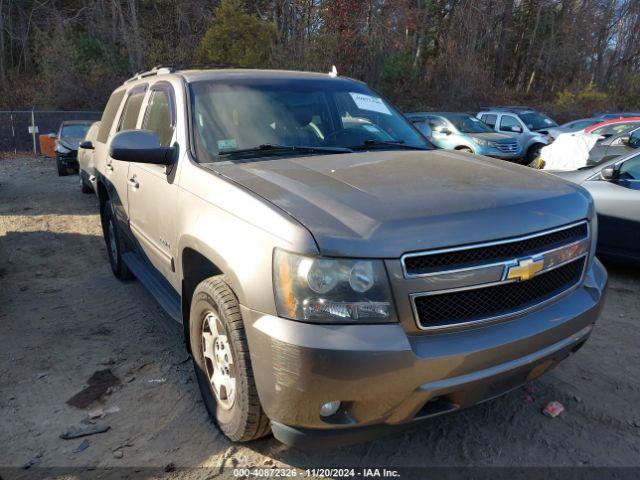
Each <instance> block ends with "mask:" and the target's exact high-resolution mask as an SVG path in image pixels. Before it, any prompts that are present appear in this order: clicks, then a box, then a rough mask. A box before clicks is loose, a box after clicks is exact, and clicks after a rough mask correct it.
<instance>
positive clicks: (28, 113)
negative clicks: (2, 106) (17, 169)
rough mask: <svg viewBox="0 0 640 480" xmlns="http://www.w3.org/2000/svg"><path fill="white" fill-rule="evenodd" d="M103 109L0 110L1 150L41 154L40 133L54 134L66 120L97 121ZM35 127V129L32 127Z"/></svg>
mask: <svg viewBox="0 0 640 480" xmlns="http://www.w3.org/2000/svg"><path fill="white" fill-rule="evenodd" d="M101 116H102V112H94V111H63V110H0V152H13V153H15V152H24V151H28V152H33V155H34V156H36V155H38V154H39V153H40V141H39V136H40V135H46V134H48V133H57V132H58V127H60V123H62V122H63V121H65V120H90V121H97V120H100V117H101ZM34 127H35V128H34Z"/></svg>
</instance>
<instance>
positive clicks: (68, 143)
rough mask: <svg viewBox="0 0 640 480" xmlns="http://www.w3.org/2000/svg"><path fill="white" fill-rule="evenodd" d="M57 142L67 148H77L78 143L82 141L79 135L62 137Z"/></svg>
mask: <svg viewBox="0 0 640 480" xmlns="http://www.w3.org/2000/svg"><path fill="white" fill-rule="evenodd" d="M58 142H60V145H62V146H63V147H65V148H68V149H69V150H77V149H78V145H80V142H82V138H81V137H62V138H61V139H60V140H58Z"/></svg>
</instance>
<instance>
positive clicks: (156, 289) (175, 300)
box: [122, 252, 182, 323]
mask: <svg viewBox="0 0 640 480" xmlns="http://www.w3.org/2000/svg"><path fill="white" fill-rule="evenodd" d="M122 259H123V260H124V263H126V264H127V267H129V270H131V273H133V275H134V276H135V277H136V278H137V279H138V281H139V282H140V283H141V284H142V285H144V287H145V288H146V289H147V290H148V291H149V293H151V295H153V297H154V298H155V299H156V301H157V302H158V303H159V304H160V306H161V307H162V308H163V310H164V311H165V312H167V315H169V316H170V317H171V318H173V319H174V320H175V321H176V322H178V323H182V318H181V317H182V315H181V314H180V295H179V294H178V292H176V291H175V289H174V288H173V287H172V286H171V284H170V283H169V282H167V281H166V280H165V279H164V278H162V277H161V276H160V274H159V273H157V272H156V270H155V268H153V267H152V266H150V265H148V264H146V262H144V261H142V260H140V258H139V257H138V256H137V255H136V254H135V253H133V252H127V253H125V254H124V255H122Z"/></svg>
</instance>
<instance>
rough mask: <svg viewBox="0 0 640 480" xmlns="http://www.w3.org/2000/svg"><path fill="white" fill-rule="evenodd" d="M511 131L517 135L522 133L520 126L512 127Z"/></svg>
mask: <svg viewBox="0 0 640 480" xmlns="http://www.w3.org/2000/svg"><path fill="white" fill-rule="evenodd" d="M511 131H512V132H515V133H522V127H519V126H518V125H513V126H512V127H511Z"/></svg>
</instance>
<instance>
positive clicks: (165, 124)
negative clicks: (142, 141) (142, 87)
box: [142, 90, 175, 147]
mask: <svg viewBox="0 0 640 480" xmlns="http://www.w3.org/2000/svg"><path fill="white" fill-rule="evenodd" d="M172 112H173V109H172V104H171V98H170V97H169V93H168V92H167V91H166V90H154V91H152V92H151V96H150V97H149V104H148V106H147V111H146V112H145V114H144V120H143V121H142V128H143V129H145V130H151V131H153V132H155V133H156V134H157V135H158V138H159V139H160V145H162V146H163V147H168V146H170V144H171V139H172V138H173V130H174V128H175V122H174V120H173V114H172Z"/></svg>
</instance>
